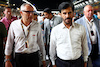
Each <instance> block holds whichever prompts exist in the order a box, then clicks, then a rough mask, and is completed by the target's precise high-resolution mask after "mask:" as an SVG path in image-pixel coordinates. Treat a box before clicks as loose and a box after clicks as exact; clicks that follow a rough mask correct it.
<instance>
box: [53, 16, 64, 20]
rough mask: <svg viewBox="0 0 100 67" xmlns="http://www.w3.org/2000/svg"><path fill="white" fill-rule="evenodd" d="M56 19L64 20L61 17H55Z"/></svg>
mask: <svg viewBox="0 0 100 67" xmlns="http://www.w3.org/2000/svg"><path fill="white" fill-rule="evenodd" d="M54 19H57V20H61V19H62V18H61V17H59V16H54Z"/></svg>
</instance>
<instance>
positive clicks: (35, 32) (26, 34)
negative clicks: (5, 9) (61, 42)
mask: <svg viewBox="0 0 100 67" xmlns="http://www.w3.org/2000/svg"><path fill="white" fill-rule="evenodd" d="M20 9H21V10H20V14H21V16H22V18H21V19H19V20H16V21H14V22H12V24H11V26H10V29H9V33H8V39H7V43H6V47H5V55H6V56H5V67H12V64H11V62H10V59H11V53H12V46H13V44H14V47H15V62H16V67H39V55H38V51H41V53H42V56H43V67H46V64H45V48H44V43H43V36H42V33H41V26H40V24H39V23H37V22H36V21H35V22H34V20H32V19H33V15H34V8H33V7H32V6H31V5H29V4H27V3H24V4H22V5H21V8H20Z"/></svg>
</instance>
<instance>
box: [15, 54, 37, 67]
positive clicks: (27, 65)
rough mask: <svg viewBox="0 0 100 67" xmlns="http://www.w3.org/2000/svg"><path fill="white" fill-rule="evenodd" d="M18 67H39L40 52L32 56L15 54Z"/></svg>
mask: <svg viewBox="0 0 100 67" xmlns="http://www.w3.org/2000/svg"><path fill="white" fill-rule="evenodd" d="M15 62H16V67H39V55H38V52H34V53H31V54H21V53H15Z"/></svg>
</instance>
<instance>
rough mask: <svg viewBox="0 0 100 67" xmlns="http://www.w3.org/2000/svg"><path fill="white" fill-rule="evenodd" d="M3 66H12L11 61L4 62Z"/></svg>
mask: <svg viewBox="0 0 100 67" xmlns="http://www.w3.org/2000/svg"><path fill="white" fill-rule="evenodd" d="M5 67H13V66H12V63H11V62H10V61H6V62H5Z"/></svg>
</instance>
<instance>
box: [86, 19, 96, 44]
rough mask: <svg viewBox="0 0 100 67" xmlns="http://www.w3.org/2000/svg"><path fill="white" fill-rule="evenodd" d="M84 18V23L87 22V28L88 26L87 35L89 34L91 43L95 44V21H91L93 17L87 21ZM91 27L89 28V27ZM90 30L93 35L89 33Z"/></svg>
mask: <svg viewBox="0 0 100 67" xmlns="http://www.w3.org/2000/svg"><path fill="white" fill-rule="evenodd" d="M85 20H86V24H87V28H88V31H89V36H90V39H91V41H92V44H96V43H97V33H96V25H95V23H94V22H93V19H91V21H88V19H87V18H86V17H85ZM90 26H91V27H92V28H91V27H90ZM91 30H92V31H93V33H94V35H93V36H92V35H91Z"/></svg>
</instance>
